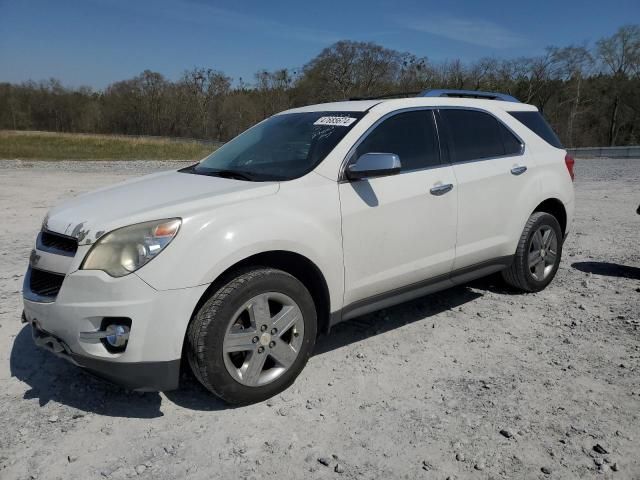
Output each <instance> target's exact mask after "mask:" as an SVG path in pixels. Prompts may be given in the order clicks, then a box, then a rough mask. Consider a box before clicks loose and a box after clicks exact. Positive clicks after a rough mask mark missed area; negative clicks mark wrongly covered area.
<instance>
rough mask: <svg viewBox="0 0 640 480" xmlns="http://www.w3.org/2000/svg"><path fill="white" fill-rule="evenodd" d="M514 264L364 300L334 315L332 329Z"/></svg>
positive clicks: (469, 270) (486, 265)
mask: <svg viewBox="0 0 640 480" xmlns="http://www.w3.org/2000/svg"><path fill="white" fill-rule="evenodd" d="M512 262H513V255H508V256H505V257H500V258H495V259H493V260H488V261H486V262H482V263H477V264H475V265H471V266H469V267H465V268H461V269H459V270H455V271H453V272H451V273H449V274H445V275H439V276H437V277H432V278H429V279H426V280H423V281H421V282H417V283H413V284H411V285H407V286H405V287H401V288H397V289H395V290H391V291H389V292H384V293H380V294H378V295H374V296H372V297H369V298H365V299H364V300H358V301H357V302H354V303H351V304H349V305H347V306H346V307H344V308H342V309H341V310H339V311H337V312H334V313H332V314H331V319H330V326H333V325H335V324H337V323H340V322H343V321H345V320H350V319H352V318H355V317H359V316H361V315H365V314H367V313H371V312H375V311H377V310H381V309H383V308H387V307H391V306H393V305H397V304H399V303H404V302H407V301H409V300H413V299H415V298H419V297H423V296H425V295H429V294H431V293H435V292H440V291H442V290H446V289H447V288H450V287H454V286H456V285H462V284H464V283H468V282H470V281H472V280H475V279H477V278H481V277H486V276H487V275H490V274H492V273H495V272H499V271H500V270H503V269H505V268H507V267H508V266H509V265H511V263H512Z"/></svg>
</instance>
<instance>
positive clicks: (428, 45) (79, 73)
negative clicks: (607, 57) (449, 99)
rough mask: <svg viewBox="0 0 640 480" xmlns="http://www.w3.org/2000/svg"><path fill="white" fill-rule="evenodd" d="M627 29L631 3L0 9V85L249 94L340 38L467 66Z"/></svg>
mask: <svg viewBox="0 0 640 480" xmlns="http://www.w3.org/2000/svg"><path fill="white" fill-rule="evenodd" d="M634 22H635V23H640V1H638V0H608V1H603V0H598V1H592V0H580V1H576V0H554V1H547V0H537V1H535V2H529V1H527V2H524V1H520V2H516V1H513V0H511V1H506V0H498V1H490V0H484V1H472V0H449V1H442V0H439V1H430V0H426V1H425V0H423V1H420V0H395V1H394V0H367V1H363V0H340V1H333V0H315V1H314V0H306V1H303V0H298V1H294V0H283V1H275V0H271V1H269V0H262V1H254V0H244V1H243V0H236V1H213V0H173V1H169V0H0V82H21V81H24V80H29V79H32V80H43V79H47V78H50V77H54V78H57V79H59V80H61V81H62V83H63V84H65V85H68V86H73V87H78V86H81V85H88V86H91V87H93V88H96V89H101V88H104V87H106V86H107V85H108V84H109V83H112V82H114V81H118V80H123V79H126V78H131V77H133V76H135V75H137V74H139V73H140V72H142V71H143V70H146V69H149V70H153V71H157V72H160V73H162V74H164V75H165V76H167V77H168V78H169V79H172V80H176V79H178V78H179V77H180V75H181V74H182V72H184V70H187V69H191V68H193V67H196V66H198V67H207V68H214V69H216V70H221V71H223V72H224V73H226V74H227V75H229V76H231V77H233V78H234V79H235V80H236V81H237V80H238V78H240V77H242V78H243V80H244V81H245V82H248V83H251V82H252V81H253V75H254V73H255V72H257V71H259V70H263V69H267V70H274V69H278V68H283V67H287V68H292V69H299V68H301V67H302V66H303V65H304V64H305V63H307V62H308V61H309V60H311V59H312V58H313V57H314V56H316V55H317V54H319V53H320V52H321V51H322V49H323V48H325V47H327V46H329V45H331V44H332V43H334V42H336V41H338V40H343V39H347V40H357V41H373V42H376V43H378V44H380V45H383V46H385V47H388V48H393V49H396V50H400V51H407V52H411V53H413V54H416V55H418V56H426V57H428V58H429V59H431V60H434V61H439V60H444V59H451V58H460V59H462V60H464V61H473V60H476V59H478V58H481V57H487V56H490V57H497V58H513V57H519V56H530V55H537V54H541V53H543V52H544V48H545V47H546V46H549V45H555V46H567V45H570V44H580V45H582V44H589V45H593V44H594V43H595V41H596V40H598V39H599V38H601V37H604V36H610V35H612V34H613V33H615V31H616V30H617V29H618V28H619V27H620V26H622V25H624V24H628V23H634Z"/></svg>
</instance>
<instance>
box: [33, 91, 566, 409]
mask: <svg viewBox="0 0 640 480" xmlns="http://www.w3.org/2000/svg"><path fill="white" fill-rule="evenodd" d="M572 177H573V160H572V159H571V157H569V156H567V155H566V152H565V151H564V150H563V149H562V147H561V145H560V143H559V141H558V139H557V137H556V136H555V134H554V133H553V131H552V130H551V129H550V128H549V126H548V125H547V123H546V122H545V121H544V119H543V118H542V116H541V115H540V113H538V111H537V109H536V108H535V107H533V106H531V105H526V104H523V103H520V102H518V101H517V100H516V99H514V98H512V97H509V96H507V95H502V94H495V93H485V92H468V91H450V90H438V91H430V92H427V93H425V94H423V95H421V96H418V97H413V98H402V99H387V100H381V99H377V100H364V101H345V102H338V103H328V104H322V105H313V106H308V107H303V108H296V109H293V110H288V111H286V112H282V113H280V114H277V115H274V116H273V117H270V118H268V119H266V120H264V121H263V122H261V123H259V124H258V125H256V126H255V127H253V128H251V129H249V130H247V131H246V132H245V133H243V134H242V135H240V136H238V137H237V138H235V139H234V140H232V141H230V142H229V143H227V144H225V145H224V146H223V147H222V148H220V149H219V150H217V151H215V152H214V153H213V154H211V155H210V156H208V157H207V158H205V159H204V160H202V161H201V162H200V163H198V164H196V165H193V166H190V167H188V168H184V169H182V170H178V171H169V172H163V173H158V174H154V175H149V176H145V177H142V178H137V179H134V180H131V181H128V182H124V183H122V184H119V185H116V186H113V187H108V188H104V189H102V190H98V191H96V192H92V193H88V194H84V195H81V196H78V197H76V198H73V199H71V200H68V201H66V202H65V203H63V204H62V205H60V206H58V207H56V208H53V209H52V210H51V211H50V212H49V214H48V215H47V217H46V219H45V221H44V222H43V225H42V231H41V232H40V234H39V235H38V238H37V242H36V248H35V249H34V250H33V252H32V255H31V259H30V266H29V269H28V271H27V275H26V277H25V282H24V315H23V321H25V322H29V323H30V324H31V325H32V327H33V333H34V339H35V341H36V343H37V344H38V345H40V346H43V347H45V348H48V349H49V350H51V351H53V352H55V353H57V354H59V355H60V356H63V357H64V358H67V359H68V360H70V361H72V362H73V363H75V364H77V365H79V366H81V367H84V368H86V369H87V370H90V371H92V372H94V373H96V374H98V375H100V376H102V377H104V378H107V379H109V380H112V381H115V382H117V383H120V384H123V385H125V386H127V387H129V388H133V389H138V390H168V389H172V388H176V387H177V386H178V379H179V376H180V375H179V373H180V366H181V363H182V364H186V362H187V361H188V363H189V364H190V366H191V369H192V370H193V373H194V374H195V376H196V377H197V378H198V379H199V380H200V382H202V384H203V385H204V386H205V387H206V388H208V389H209V390H210V391H212V392H213V393H215V394H217V395H218V396H220V397H221V398H223V399H224V400H226V401H228V402H231V403H249V402H255V401H260V400H262V399H265V398H267V397H270V396H272V395H274V394H276V393H278V392H280V391H282V390H283V389H285V388H286V387H288V386H289V385H290V384H291V383H292V382H293V381H294V379H295V378H296V376H297V375H298V374H299V373H300V372H301V370H302V369H303V367H304V365H305V364H306V362H307V359H308V358H309V356H310V355H311V353H312V351H313V347H314V344H315V341H316V336H317V335H318V334H319V333H322V332H328V331H329V329H330V327H331V326H332V325H335V324H336V323H337V322H340V321H342V320H347V319H350V318H353V317H356V316H358V315H362V314H365V313H367V312H371V311H374V310H377V309H381V308H384V307H387V306H390V305H393V304H396V303H400V302H403V301H406V300H409V299H412V298H415V297H419V296H422V295H425V294H428V293H431V292H435V291H437V290H442V289H445V288H448V287H450V286H453V285H456V284H460V283H464V282H468V281H469V280H472V279H474V278H477V277H481V276H484V275H487V274H490V273H493V272H497V271H502V272H503V276H504V279H505V280H506V281H507V282H508V283H509V284H511V285H512V286H514V287H516V288H518V289H520V290H523V291H527V292H533V291H539V290H542V289H543V288H545V287H546V285H547V284H548V283H549V282H550V281H551V280H552V278H553V277H554V275H555V273H556V270H557V269H558V264H559V262H560V255H561V252H562V244H563V241H564V239H565V237H566V235H567V232H568V229H569V225H570V224H571V219H572V216H573V205H574V193H573V186H572ZM156 257H158V258H157V259H156ZM183 359H184V360H185V362H182V360H183Z"/></svg>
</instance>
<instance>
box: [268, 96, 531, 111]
mask: <svg viewBox="0 0 640 480" xmlns="http://www.w3.org/2000/svg"><path fill="white" fill-rule="evenodd" d="M378 105H379V106H380V107H378V108H382V107H384V110H395V109H401V108H410V107H470V108H473V107H476V108H477V107H480V108H484V109H487V110H492V109H495V108H499V109H501V110H505V111H509V112H517V111H537V110H538V109H537V108H536V107H535V106H534V105H529V104H526V103H519V102H518V103H516V102H505V101H501V100H484V99H478V98H457V97H410V98H394V99H388V100H382V99H379V100H349V101H344V102H331V103H318V104H315V105H308V106H306V107H299V108H292V109H291V110H285V111H284V112H280V113H305V112H364V111H367V110H370V109H373V108H374V107H376V106H378ZM376 110H377V108H376Z"/></svg>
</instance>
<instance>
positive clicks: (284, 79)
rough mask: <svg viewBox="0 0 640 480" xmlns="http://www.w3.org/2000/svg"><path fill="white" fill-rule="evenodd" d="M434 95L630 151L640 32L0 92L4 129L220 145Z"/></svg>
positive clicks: (340, 52) (636, 138)
mask: <svg viewBox="0 0 640 480" xmlns="http://www.w3.org/2000/svg"><path fill="white" fill-rule="evenodd" d="M432 88H455V89H471V90H490V91H500V92H506V93H509V94H511V95H514V96H515V97H517V98H519V99H520V100H522V101H523V102H527V103H532V104H534V105H536V106H537V107H538V108H539V109H540V110H541V111H543V113H544V114H545V116H546V117H547V119H548V120H549V121H550V122H551V123H552V125H553V126H554V128H555V130H556V131H557V132H558V134H559V135H560V137H561V139H562V141H563V143H564V144H565V145H566V146H571V147H573V146H600V145H631V144H638V143H640V25H629V26H625V27H622V28H620V29H619V30H618V31H617V32H616V33H615V34H614V35H612V36H611V37H607V38H603V39H601V40H599V41H597V42H596V43H595V45H593V46H586V45H585V46H568V47H564V48H557V47H549V48H547V49H546V52H545V54H544V55H541V56H538V57H530V58H517V59H510V60H501V59H496V58H483V59H480V60H478V61H476V62H473V63H469V64H465V63H463V62H461V61H460V60H450V61H445V62H439V63H438V62H432V61H430V60H429V59H428V58H422V57H417V56H415V55H413V54H410V53H403V52H399V51H396V50H392V49H388V48H384V47H382V46H380V45H376V44H374V43H363V42H353V41H340V42H337V43H335V44H334V45H331V46H330V47H328V48H326V49H324V50H323V51H322V52H321V53H320V54H319V55H318V56H317V57H315V58H314V59H312V60H311V61H310V62H309V63H307V64H306V65H305V66H304V67H303V68H301V69H300V71H295V70H291V69H282V70H277V71H261V72H258V73H257V74H256V75H255V79H254V82H253V83H252V84H250V85H249V84H246V83H244V82H243V81H242V80H240V81H239V82H236V83H234V82H233V80H232V79H231V78H230V77H228V76H227V75H225V74H224V73H223V72H220V71H217V70H214V69H209V68H194V69H193V70H189V71H185V72H184V74H183V76H182V77H181V78H180V79H179V80H177V81H170V80H168V79H167V78H165V77H164V76H163V75H162V74H160V73H157V72H152V71H148V70H146V71H144V72H143V73H141V74H140V75H138V76H136V77H134V78H131V79H129V80H123V81H120V82H115V83H113V84H111V85H109V86H108V87H107V88H106V89H105V90H104V91H94V90H92V89H91V88H89V87H82V88H67V87H65V86H63V85H62V84H61V83H60V82H59V81H57V80H55V79H51V80H48V81H43V82H33V81H29V82H24V83H22V84H10V83H0V129H13V130H49V131H57V132H89V133H117V134H131V135H161V136H176V137H192V138H202V139H213V140H222V141H224V140H228V139H229V138H232V137H234V136H235V135H237V134H238V133H240V132H242V131H243V130H245V129H246V128H247V127H249V126H251V125H252V124H254V123H256V122H258V121H260V120H262V119H264V118H265V117H268V116H270V115H272V114H274V113H276V112H278V111H281V110H284V109H287V108H291V107H295V106H300V105H306V104H311V103H319V102H327V101H333V100H343V99H347V98H350V97H362V96H373V95H380V94H392V93H397V92H414V91H415V92H418V91H421V90H426V89H432Z"/></svg>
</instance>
